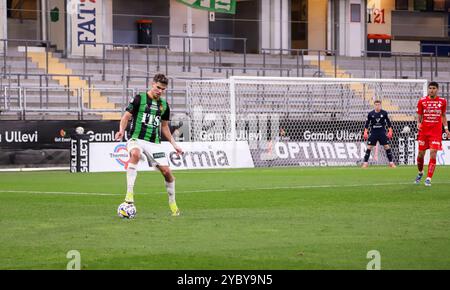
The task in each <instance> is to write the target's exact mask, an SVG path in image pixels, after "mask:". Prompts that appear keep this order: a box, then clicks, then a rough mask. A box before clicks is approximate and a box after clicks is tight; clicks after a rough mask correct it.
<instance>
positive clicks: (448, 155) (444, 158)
mask: <svg viewBox="0 0 450 290" xmlns="http://www.w3.org/2000/svg"><path fill="white" fill-rule="evenodd" d="M415 143H416V156H417V153H418V152H419V143H418V142H417V141H416V142H415ZM429 162H430V150H427V151H426V152H425V158H424V164H425V165H427V164H428V163H429ZM416 165H417V158H416ZM436 165H450V141H442V150H441V151H438V152H437V156H436Z"/></svg>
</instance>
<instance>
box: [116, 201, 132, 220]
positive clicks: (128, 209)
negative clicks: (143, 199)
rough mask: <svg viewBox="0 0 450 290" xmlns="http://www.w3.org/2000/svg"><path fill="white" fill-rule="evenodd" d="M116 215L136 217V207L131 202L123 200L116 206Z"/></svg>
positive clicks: (126, 217) (128, 217)
mask: <svg viewBox="0 0 450 290" xmlns="http://www.w3.org/2000/svg"><path fill="white" fill-rule="evenodd" d="M117 215H118V216H119V217H121V218H125V219H133V218H135V217H136V207H135V206H134V204H132V203H127V202H123V203H121V204H120V205H119V207H118V208H117Z"/></svg>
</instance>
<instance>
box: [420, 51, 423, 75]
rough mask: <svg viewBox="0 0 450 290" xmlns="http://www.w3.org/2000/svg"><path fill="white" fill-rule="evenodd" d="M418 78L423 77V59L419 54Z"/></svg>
mask: <svg viewBox="0 0 450 290" xmlns="http://www.w3.org/2000/svg"><path fill="white" fill-rule="evenodd" d="M420 77H423V58H422V53H420Z"/></svg>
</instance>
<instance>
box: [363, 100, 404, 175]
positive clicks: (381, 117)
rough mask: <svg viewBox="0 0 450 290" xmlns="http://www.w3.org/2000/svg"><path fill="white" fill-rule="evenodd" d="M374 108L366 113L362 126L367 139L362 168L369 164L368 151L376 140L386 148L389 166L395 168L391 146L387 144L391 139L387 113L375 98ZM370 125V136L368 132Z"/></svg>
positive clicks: (390, 127)
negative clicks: (364, 122)
mask: <svg viewBox="0 0 450 290" xmlns="http://www.w3.org/2000/svg"><path fill="white" fill-rule="evenodd" d="M374 106H375V110H373V111H371V112H369V114H368V115H367V121H366V125H365V127H364V140H368V141H367V150H366V155H365V156H364V163H363V165H362V167H363V168H366V167H367V166H368V165H369V157H370V152H371V151H372V148H373V146H375V145H377V142H380V145H383V146H384V149H385V150H386V155H387V158H388V160H389V167H392V168H395V167H396V166H395V164H394V162H393V161H392V150H391V146H389V144H390V143H391V142H390V139H392V133H393V131H392V125H391V121H390V120H389V117H388V113H387V112H386V111H385V110H382V109H381V101H380V100H375V102H374ZM369 127H370V136H369V134H368V131H369ZM386 127H387V128H388V132H387V134H386Z"/></svg>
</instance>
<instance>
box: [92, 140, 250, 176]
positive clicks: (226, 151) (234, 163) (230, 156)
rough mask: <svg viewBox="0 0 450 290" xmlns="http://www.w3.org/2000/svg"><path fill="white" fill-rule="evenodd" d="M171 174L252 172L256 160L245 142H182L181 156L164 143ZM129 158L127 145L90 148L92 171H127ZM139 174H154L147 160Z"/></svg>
mask: <svg viewBox="0 0 450 290" xmlns="http://www.w3.org/2000/svg"><path fill="white" fill-rule="evenodd" d="M161 144H162V145H163V147H164V152H165V154H166V157H167V159H168V160H169V165H170V168H171V169H172V170H179V169H213V168H216V169H220V168H252V167H254V164H253V160H252V157H251V154H250V149H249V146H248V143H247V142H246V141H237V142H182V143H179V144H178V145H179V146H180V147H181V148H182V149H183V152H184V154H183V155H180V156H178V155H177V154H176V153H175V150H174V149H173V147H172V145H171V144H170V143H169V142H162V143H161ZM128 159H129V155H128V151H127V147H126V143H124V142H111V143H97V142H92V143H90V144H89V171H90V172H107V171H125V167H126V165H127V163H128ZM138 170H141V171H151V170H155V168H153V167H150V166H149V164H148V162H147V160H146V159H145V160H140V161H139V164H138Z"/></svg>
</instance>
